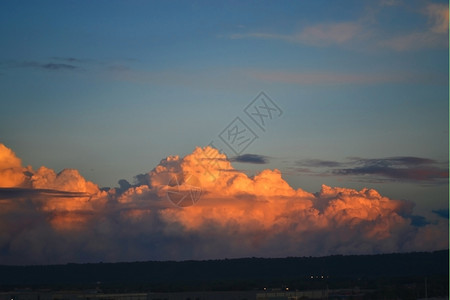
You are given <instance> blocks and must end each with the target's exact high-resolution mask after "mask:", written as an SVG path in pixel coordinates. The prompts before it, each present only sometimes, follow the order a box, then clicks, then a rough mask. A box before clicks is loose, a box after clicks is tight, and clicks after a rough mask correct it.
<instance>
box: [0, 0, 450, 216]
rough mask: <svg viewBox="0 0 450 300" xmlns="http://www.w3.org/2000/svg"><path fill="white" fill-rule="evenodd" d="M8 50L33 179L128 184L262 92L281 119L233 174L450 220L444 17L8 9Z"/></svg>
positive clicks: (353, 5) (85, 5)
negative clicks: (325, 188) (345, 192)
mask: <svg viewBox="0 0 450 300" xmlns="http://www.w3.org/2000/svg"><path fill="white" fill-rule="evenodd" d="M445 12H446V13H447V14H446V15H445ZM0 35H1V36H2V47H1V49H0V101H1V107H2V109H1V110H0V142H1V143H4V144H5V145H6V146H8V147H9V148H11V149H13V150H14V151H15V152H16V154H17V156H18V157H20V158H22V160H23V164H25V165H31V166H32V167H33V168H38V167H40V166H42V165H45V166H47V167H49V168H52V169H55V170H62V169H64V168H75V169H78V170H79V171H80V173H81V174H82V175H83V176H84V177H86V178H87V179H89V180H92V181H93V182H95V183H97V184H99V185H100V186H105V187H106V186H109V187H114V186H117V182H118V180H120V179H126V180H128V181H130V182H132V181H133V177H134V176H135V175H137V174H140V173H145V172H149V171H150V170H151V169H153V168H154V167H155V166H156V165H157V164H158V163H159V161H160V160H161V159H163V158H165V157H166V156H168V155H174V154H177V155H181V156H183V155H186V154H188V153H191V152H192V150H193V149H194V148H195V147H196V146H206V145H207V144H209V143H210V142H211V141H212V140H217V137H218V135H219V133H220V132H222V130H223V129H224V128H225V127H226V126H227V125H228V124H230V122H231V121H232V120H233V119H234V118H235V117H237V116H239V117H241V118H243V120H244V121H245V122H251V121H250V120H249V119H245V113H244V111H243V110H244V108H245V107H246V106H247V105H248V104H249V103H250V102H251V101H252V100H253V99H254V98H255V97H256V96H257V95H258V94H259V92H261V91H264V92H265V93H266V94H267V95H268V96H269V97H270V98H271V99H272V100H273V101H274V102H275V103H276V104H277V105H278V106H279V107H280V108H281V109H282V111H283V114H282V115H281V116H280V117H279V118H275V119H274V120H272V121H271V122H270V124H268V125H267V130H266V131H265V132H263V131H261V130H259V129H258V128H256V127H255V129H254V130H255V132H256V133H257V134H258V136H259V138H258V139H257V140H255V142H254V143H252V144H251V145H250V146H249V147H248V148H247V149H246V151H245V153H247V154H255V155H258V156H261V157H265V160H264V163H263V164H252V163H249V162H247V163H238V162H236V163H234V165H235V167H236V168H238V169H242V170H244V171H246V172H247V173H248V174H254V173H255V172H257V171H259V170H262V169H266V168H271V169H273V168H277V169H279V170H280V171H281V172H282V173H283V177H284V178H285V179H286V180H287V181H288V182H289V184H290V185H291V186H293V187H296V188H299V187H301V188H302V189H305V190H307V191H310V192H316V191H318V190H319V189H320V186H321V184H327V185H331V186H344V187H351V188H357V189H359V188H363V187H373V188H376V189H377V190H378V191H380V192H381V193H382V194H383V195H386V196H388V197H391V198H396V199H407V200H411V201H413V202H415V204H416V212H417V213H418V214H421V215H424V216H426V217H427V218H429V219H430V220H431V219H433V218H438V216H437V215H436V214H434V213H432V211H433V210H435V211H436V210H440V209H447V208H448V136H449V133H448V111H449V108H448V4H447V2H445V1H394V0H391V1H332V2H330V1H223V2H220V3H219V2H216V1H214V2H212V1H39V2H37V1H3V2H2V3H1V4H0ZM249 124H251V123H249ZM253 126H254V124H253ZM223 150H224V151H225V153H226V154H228V155H229V156H233V153H232V152H231V151H230V149H226V148H224V149H223ZM245 153H242V154H245ZM414 158H416V159H419V160H414ZM420 159H421V160H420ZM445 172H447V173H445ZM418 173H420V174H422V175H421V176H419V175H417V174H418ZM423 174H425V175H423Z"/></svg>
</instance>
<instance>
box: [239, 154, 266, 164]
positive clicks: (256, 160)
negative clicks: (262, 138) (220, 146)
mask: <svg viewBox="0 0 450 300" xmlns="http://www.w3.org/2000/svg"><path fill="white" fill-rule="evenodd" d="M230 161H231V162H240V163H250V164H266V163H267V162H268V158H267V157H266V156H264V155H259V154H242V155H238V156H235V157H232V158H230Z"/></svg>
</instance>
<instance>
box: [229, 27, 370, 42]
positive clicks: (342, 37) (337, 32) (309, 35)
mask: <svg viewBox="0 0 450 300" xmlns="http://www.w3.org/2000/svg"><path fill="white" fill-rule="evenodd" d="M364 35H365V34H364V31H363V27H362V26H361V25H360V24H358V23H356V22H341V23H322V24H315V25H312V26H307V27H305V28H303V29H302V30H300V31H299V32H295V33H291V34H279V33H268V32H250V33H235V34H231V35H230V36H229V37H230V38H231V39H246V38H253V39H266V40H282V41H286V42H292V43H300V44H305V45H310V46H320V47H323V46H331V45H340V44H344V43H346V42H349V41H351V40H354V39H359V38H362V37H363V36H364Z"/></svg>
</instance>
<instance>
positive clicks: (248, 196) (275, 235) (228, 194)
mask: <svg viewBox="0 0 450 300" xmlns="http://www.w3.org/2000/svg"><path fill="white" fill-rule="evenodd" d="M0 150H1V152H0V153H1V155H2V156H1V157H2V158H3V159H1V160H0V166H1V168H2V170H6V169H8V170H12V171H9V173H7V172H2V173H0V175H1V176H0V182H6V180H4V179H5V178H6V179H7V180H8V182H11V183H9V184H10V185H13V186H9V187H8V188H3V189H0V205H1V206H2V210H0V248H2V249H8V250H7V251H6V253H7V255H6V254H5V256H4V257H1V256H0V263H6V262H7V263H15V262H16V263H17V262H20V263H27V262H30V263H31V262H33V263H36V262H37V261H36V259H38V262H47V261H49V260H50V261H51V262H53V263H55V262H68V261H86V259H87V258H89V259H90V260H94V261H95V259H97V260H103V261H106V260H113V261H114V260H137V259H142V260H145V259H205V258H221V257H222V258H223V257H240V256H301V255H326V254H338V253H339V254H349V253H379V252H398V251H420V250H435V249H440V248H443V247H445V242H447V243H448V234H446V231H445V226H444V225H445V224H444V223H445V222H444V221H442V222H440V223H438V224H428V225H426V226H424V227H421V228H418V227H415V226H413V225H412V222H411V219H410V218H409V217H408V216H409V215H411V213H412V205H411V203H409V202H406V201H398V200H392V199H389V198H387V197H384V196H382V195H380V194H379V193H378V192H377V191H375V190H372V189H362V190H360V191H357V190H354V189H349V188H339V187H329V186H325V185H323V186H322V189H321V191H320V192H318V193H316V194H312V193H309V192H307V191H304V190H302V189H293V188H292V187H291V186H290V185H289V184H288V183H287V182H286V181H285V180H284V179H283V177H282V174H281V172H280V171H279V170H276V169H275V170H263V171H261V172H260V173H258V174H256V175H255V176H251V177H249V176H247V175H246V174H245V173H243V172H241V171H239V170H236V169H234V168H233V166H232V165H231V163H230V161H229V160H228V158H227V157H226V156H225V155H224V154H222V153H219V151H218V150H216V149H214V148H211V147H205V148H196V149H195V150H194V151H193V152H192V153H191V154H188V155H186V156H185V157H183V158H181V157H179V156H169V157H167V158H166V159H163V160H162V161H161V162H160V164H159V165H158V166H156V167H155V168H154V169H153V170H152V171H150V172H148V173H147V174H143V175H139V177H138V183H137V184H135V185H130V184H122V185H121V188H115V189H110V190H109V191H108V192H106V191H102V190H101V189H99V187H98V186H97V185H96V184H94V183H92V182H90V181H87V180H86V179H85V178H83V177H82V176H81V175H80V173H79V172H78V171H77V170H73V169H65V170H63V171H61V172H59V173H56V172H55V171H53V170H51V169H49V168H46V167H41V168H39V169H38V170H37V171H34V170H32V169H31V168H28V169H25V168H23V167H22V166H21V162H20V160H19V159H18V158H17V157H16V156H15V155H14V153H13V152H12V151H11V150H10V149H8V148H6V147H5V146H3V145H0ZM8 158H10V159H9V160H8ZM24 170H26V172H25V173H24ZM11 172H12V173H14V172H15V173H14V174H16V173H17V174H19V173H21V174H23V176H24V177H21V179H20V180H17V181H12V180H11V179H10V178H14V176H11V174H12V173H11ZM24 183H25V185H27V184H28V188H23V184H24ZM174 192H176V193H174ZM185 196H186V198H183V197H185ZM189 197H191V198H189ZM192 197H194V198H195V199H194V200H195V201H191V202H179V200H180V199H182V198H183V199H189V200H192V199H193V198H192ZM177 201H178V202H177ZM177 204H178V206H177ZM447 225H448V223H447ZM69 237H71V238H69ZM421 241H426V244H421ZM44 244H45V245H47V246H44ZM26 245H27V246H26ZM48 249H52V250H51V251H49V250H48Z"/></svg>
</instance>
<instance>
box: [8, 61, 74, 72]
mask: <svg viewBox="0 0 450 300" xmlns="http://www.w3.org/2000/svg"><path fill="white" fill-rule="evenodd" d="M11 66H15V67H22V68H35V69H43V70H51V71H57V70H77V69H80V67H78V66H76V65H73V64H68V63H54V62H47V63H40V62H36V61H24V62H16V63H12V64H11Z"/></svg>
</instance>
